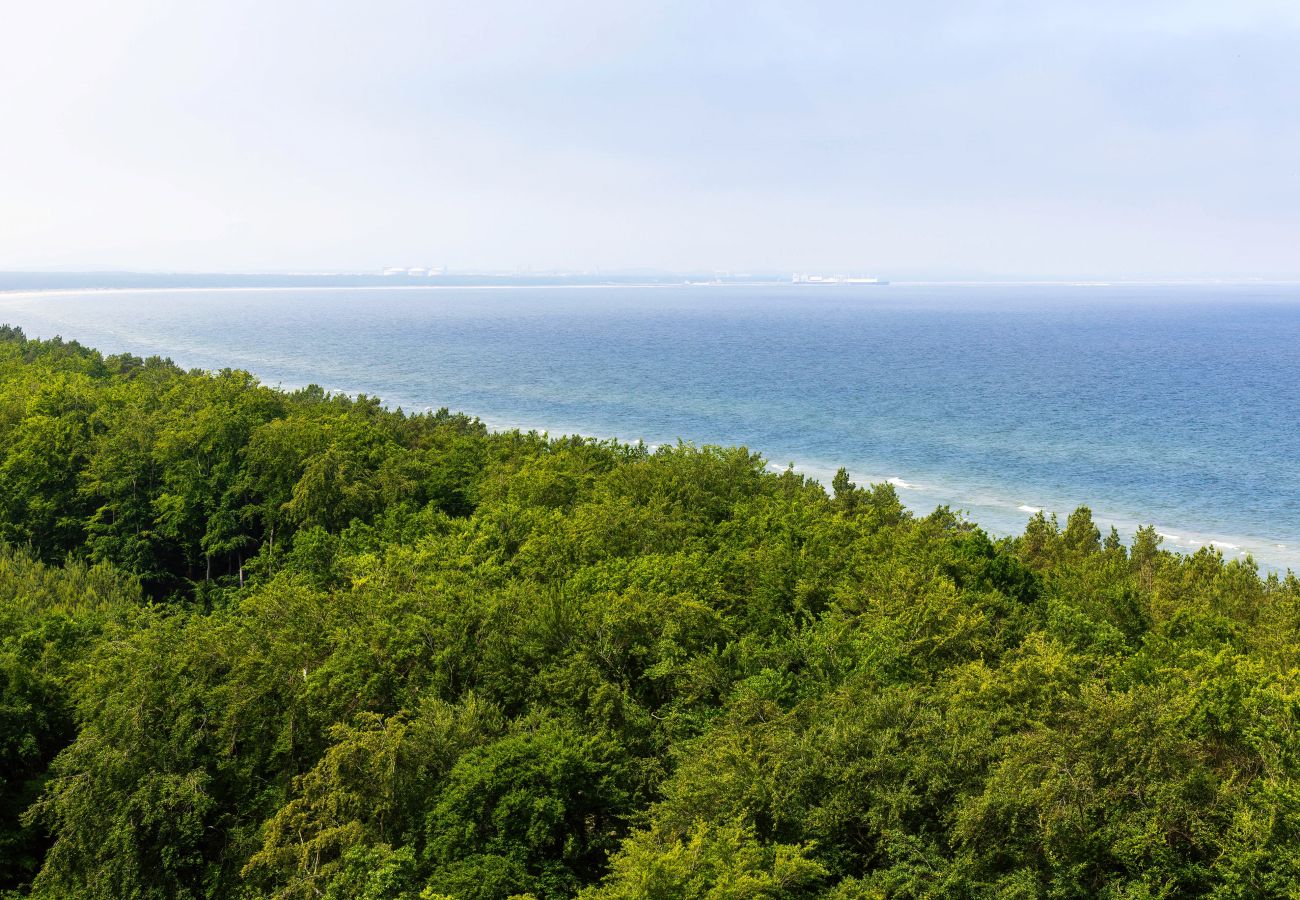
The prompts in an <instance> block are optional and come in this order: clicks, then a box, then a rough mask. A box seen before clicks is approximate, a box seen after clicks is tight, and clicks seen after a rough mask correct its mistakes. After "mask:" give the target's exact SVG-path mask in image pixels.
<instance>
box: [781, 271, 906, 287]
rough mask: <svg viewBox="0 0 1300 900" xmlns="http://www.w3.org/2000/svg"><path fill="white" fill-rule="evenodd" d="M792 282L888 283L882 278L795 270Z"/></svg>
mask: <svg viewBox="0 0 1300 900" xmlns="http://www.w3.org/2000/svg"><path fill="white" fill-rule="evenodd" d="M790 281H791V283H793V284H889V282H888V281H885V280H884V279H883V278H841V277H840V276H838V275H802V274H800V273H798V272H795V273H794V275H793V277H791V279H790Z"/></svg>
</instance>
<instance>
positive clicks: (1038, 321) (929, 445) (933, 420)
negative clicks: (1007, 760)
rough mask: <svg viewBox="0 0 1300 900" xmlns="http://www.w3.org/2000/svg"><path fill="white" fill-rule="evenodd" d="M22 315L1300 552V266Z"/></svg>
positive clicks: (928, 504) (279, 367) (814, 470)
mask: <svg viewBox="0 0 1300 900" xmlns="http://www.w3.org/2000/svg"><path fill="white" fill-rule="evenodd" d="M0 321H5V322H9V323H11V324H16V325H20V326H22V327H23V328H24V329H25V330H26V331H27V332H28V334H29V335H32V336H42V337H49V336H53V335H56V334H57V335H62V336H63V337H65V338H68V339H75V340H79V341H81V342H82V343H85V344H89V345H92V346H95V347H98V348H100V349H101V350H104V351H105V352H123V351H129V352H131V353H136V354H140V355H152V354H160V355H164V356H170V357H172V358H173V359H174V360H176V361H177V362H178V363H180V364H182V365H185V366H190V367H203V368H219V367H224V366H234V367H242V368H247V369H248V370H250V371H252V372H253V373H255V374H256V375H258V376H259V377H261V378H262V379H263V380H264V381H266V382H268V383H270V384H273V385H274V384H279V385H283V386H286V387H296V386H301V385H304V384H307V383H313V382H314V383H318V384H320V385H322V386H324V387H326V388H329V389H333V390H340V391H348V392H365V393H370V394H377V395H379V396H380V397H382V398H383V399H384V400H385V401H386V402H388V403H389V404H390V405H393V406H401V407H403V408H405V409H408V410H424V409H428V408H437V407H441V406H447V407H450V408H452V409H454V410H462V411H465V412H469V413H472V414H474V415H477V416H479V417H481V418H482V419H483V420H484V421H485V422H487V423H488V424H490V425H494V426H522V427H525V428H538V429H541V430H547V431H550V432H551V433H552V434H559V433H573V432H577V433H582V434H589V435H597V436H602V437H606V436H609V437H619V438H621V439H624V440H632V441H635V440H638V439H643V440H645V441H647V442H650V443H663V442H674V441H677V440H679V439H681V440H687V441H693V442H696V443H701V444H704V443H713V444H728V445H730V444H741V445H745V446H747V447H749V448H751V449H753V450H756V451H758V452H760V453H762V454H763V455H764V457H765V458H767V459H768V460H770V461H771V462H772V463H773V464H775V465H777V466H779V467H784V466H785V465H787V464H789V463H794V464H795V465H796V467H798V468H799V469H800V470H801V471H805V472H807V473H809V474H811V475H814V476H816V477H818V478H821V479H823V480H828V479H829V475H830V474H831V473H832V472H833V471H834V469H835V468H836V467H838V466H840V465H845V466H847V467H848V468H849V470H850V472H851V473H852V474H853V475H854V477H855V478H856V479H857V480H859V481H884V480H891V481H892V482H893V483H894V484H895V485H896V487H897V488H898V491H899V494H900V496H901V497H902V498H903V500H904V501H905V502H906V503H907V504H908V505H909V506H910V507H911V508H913V509H914V510H917V511H919V512H928V511H929V510H930V509H932V508H934V507H935V506H936V505H938V504H948V505H951V506H953V507H955V508H960V509H963V510H966V511H967V512H968V513H969V515H970V517H971V518H972V519H974V520H975V521H976V522H978V523H980V524H981V525H983V526H984V527H985V528H986V529H988V530H989V531H991V532H993V533H998V534H1004V533H1015V532H1019V531H1020V530H1021V529H1023V527H1024V524H1025V521H1026V520H1027V519H1028V517H1029V515H1030V514H1031V513H1032V511H1033V510H1034V509H1038V508H1042V509H1045V510H1046V511H1047V512H1053V511H1056V512H1059V513H1060V514H1061V516H1062V520H1063V519H1064V516H1065V515H1066V514H1068V513H1069V511H1070V510H1072V509H1073V508H1074V507H1075V506H1077V505H1080V504H1087V505H1089V506H1091V507H1092V509H1093V511H1094V515H1095V517H1096V518H1097V520H1098V522H1099V523H1100V524H1102V526H1103V528H1105V527H1107V526H1109V525H1110V524H1115V525H1117V526H1118V527H1119V528H1120V530H1121V531H1122V532H1123V533H1125V534H1130V533H1131V532H1132V529H1133V528H1134V527H1135V526H1136V525H1138V524H1143V523H1153V524H1155V525H1156V526H1157V527H1158V529H1159V530H1160V531H1161V532H1162V533H1163V534H1165V535H1166V539H1165V542H1166V546H1169V547H1172V548H1174V549H1180V550H1188V549H1191V548H1194V547H1198V546H1200V545H1202V544H1204V543H1207V542H1211V541H1213V542H1216V544H1217V546H1218V547H1219V548H1220V549H1221V550H1222V551H1223V552H1224V554H1225V555H1226V556H1236V555H1243V554H1246V553H1250V554H1251V555H1253V557H1254V558H1255V559H1256V560H1257V561H1259V562H1260V563H1262V564H1264V565H1265V566H1269V567H1281V568H1286V567H1291V568H1296V569H1300V287H1295V286H1270V285H1252V286H1242V285H1227V286H1119V285H1110V286H1102V285H1077V286H1044V285H1034V286H1028V285H1026V286H1015V285H1000V286H988V285H985V286H935V285H890V286H850V285H837V286H825V285H812V286H802V285H724V286H688V285H681V286H662V285H661V286H653V287H633V286H607V287H601V286H584V287H577V286H574V287H554V286H551V287H546V288H518V287H516V288H443V289H438V288H412V289H398V290H393V289H365V288H355V287H349V288H341V289H336V290H327V289H277V290H203V291H183V290H158V291H131V290H128V291H119V292H83V293H45V294H35V293H25V294H17V293H16V294H9V295H0Z"/></svg>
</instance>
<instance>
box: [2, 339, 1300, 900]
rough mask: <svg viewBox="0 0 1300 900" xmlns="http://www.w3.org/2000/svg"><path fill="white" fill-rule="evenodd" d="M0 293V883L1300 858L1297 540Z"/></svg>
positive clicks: (945, 874) (1047, 875) (497, 894)
mask: <svg viewBox="0 0 1300 900" xmlns="http://www.w3.org/2000/svg"><path fill="white" fill-rule="evenodd" d="M832 489H833V496H827V494H826V493H825V491H823V490H822V488H821V487H820V486H819V485H817V484H816V483H814V482H811V481H808V480H807V479H805V478H803V477H801V476H799V475H798V474H796V473H794V472H793V471H786V472H782V473H774V472H771V471H769V470H768V469H767V468H766V465H765V462H764V461H763V460H762V459H761V458H759V457H757V456H756V455H754V454H752V453H749V452H748V451H746V450H744V449H720V448H714V447H706V448H696V447H692V446H689V445H680V446H677V447H661V448H659V449H657V450H654V451H651V450H649V449H648V448H646V447H644V446H640V445H637V446H625V445H621V444H617V443H613V442H601V441H592V440H584V439H581V438H561V439H551V438H548V437H546V436H544V435H538V434H535V433H534V434H521V433H519V432H504V433H496V434H493V433H489V432H488V431H487V430H486V429H485V428H483V426H482V425H481V424H480V423H478V422H477V421H475V420H473V419H469V418H466V417H463V416H457V415H452V414H449V413H447V412H446V411H442V412H439V413H437V414H432V415H415V416H412V415H406V414H403V413H401V412H400V411H388V410H386V409H384V408H383V406H382V405H381V404H380V403H379V402H378V401H377V400H375V399H374V398H366V397H362V398H357V399H351V398H346V397H336V396H331V395H328V394H326V393H325V392H324V391H321V390H320V389H318V388H307V389H305V390H302V391H297V392H293V393H285V392H279V391H274V390H270V389H268V388H265V387H263V386H261V385H259V384H257V383H256V382H255V381H254V380H253V379H252V378H251V377H249V376H248V375H247V374H246V373H241V372H232V371H223V372H220V373H216V374H205V373H201V372H184V371H182V370H180V369H178V368H177V367H175V366H173V365H172V364H171V363H169V362H167V361H164V360H159V359H151V360H139V359H135V358H132V357H109V358H104V357H101V356H100V355H99V354H96V353H94V352H92V351H89V350H86V349H84V348H81V347H79V346H77V345H75V344H68V343H63V342H59V341H47V342H40V341H27V340H25V339H24V338H23V336H22V335H21V333H20V332H18V331H17V330H16V329H0V894H5V893H6V892H13V893H14V894H15V895H17V896H26V895H31V896H34V897H46V898H73V897H75V898H116V897H132V898H160V900H161V898H250V897H275V898H284V900H290V898H292V900H299V898H301V900H307V898H312V900H315V898H337V900H343V898H366V900H379V898H398V900H439V898H445V897H460V898H483V900H488V898H501V900H505V898H509V897H512V896H513V897H517V898H532V900H552V898H559V897H571V896H582V897H585V898H589V900H615V898H633V897H637V898H640V897H649V898H669V900H671V898H682V900H686V898H709V900H724V898H727V900H732V898H734V900H740V898H746V900H748V898H814V897H819V898H827V900H850V898H886V897H900V898H905V897H915V898H920V897H948V898H978V897H1008V898H1039V897H1041V898H1088V897H1107V898H1116V900H1118V898H1154V897H1168V898H1172V897H1215V898H1252V897H1272V896H1300V850H1297V848H1300V721H1297V719H1298V718H1300V580H1297V579H1296V578H1295V577H1294V576H1290V575H1288V576H1286V577H1281V576H1278V575H1269V576H1267V577H1261V576H1260V574H1259V572H1258V571H1257V570H1256V568H1255V566H1254V565H1253V563H1251V562H1250V561H1248V560H1247V561H1244V562H1243V561H1231V562H1228V561H1225V560H1224V559H1223V558H1222V556H1221V555H1220V554H1218V553H1217V552H1215V551H1213V550H1204V551H1201V552H1199V553H1197V554H1194V555H1191V556H1185V557H1184V556H1178V555H1174V554H1171V553H1168V552H1166V551H1164V550H1162V549H1161V547H1160V538H1159V535H1158V534H1156V532H1155V530H1154V528H1143V529H1141V530H1140V531H1139V532H1138V534H1137V536H1136V538H1135V539H1134V541H1133V542H1132V545H1131V546H1129V547H1126V546H1124V545H1123V543H1122V542H1121V540H1120V539H1119V536H1118V535H1117V534H1116V533H1114V532H1113V531H1112V532H1111V533H1110V534H1109V535H1107V536H1105V537H1104V539H1103V535H1102V534H1101V533H1100V531H1099V529H1098V528H1097V527H1096V525H1095V524H1094V522H1093V520H1092V516H1091V513H1090V512H1089V511H1088V510H1087V509H1086V508H1082V507H1081V508H1080V509H1078V510H1076V511H1075V512H1074V513H1073V514H1071V515H1069V516H1068V518H1067V519H1066V522H1065V526H1064V528H1062V527H1061V525H1060V523H1059V521H1058V520H1057V519H1056V518H1055V517H1054V516H1046V515H1043V514H1037V515H1035V516H1034V517H1033V518H1032V519H1031V520H1030V521H1029V523H1028V526H1027V528H1026V531H1025V534H1024V535H1023V536H1021V537H1019V538H1015V539H1002V540H997V541H995V540H992V539H990V538H989V537H988V536H987V535H986V534H985V533H984V532H982V531H981V530H980V529H979V528H977V527H976V526H975V525H973V524H971V523H969V522H966V521H964V520H963V519H962V518H960V517H959V516H956V515H954V514H953V513H952V512H951V511H949V510H947V509H943V508H940V509H938V510H935V511H934V512H933V513H931V514H929V515H926V516H921V517H918V516H914V515H913V514H911V513H910V512H908V511H907V510H906V509H904V508H903V506H902V504H901V503H900V502H899V499H898V496H897V494H896V493H895V492H894V490H893V488H891V487H890V486H889V485H873V486H867V487H859V486H857V485H855V484H853V482H852V481H851V480H850V478H849V476H848V474H847V472H844V471H841V472H840V473H838V474H837V475H836V477H835V479H834V482H833V484H832Z"/></svg>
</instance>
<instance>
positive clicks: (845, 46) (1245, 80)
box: [0, 0, 1300, 278]
mask: <svg viewBox="0 0 1300 900" xmlns="http://www.w3.org/2000/svg"><path fill="white" fill-rule="evenodd" d="M5 7H6V9H5V13H4V19H5V24H4V27H3V30H2V31H0V121H2V122H3V123H4V132H3V139H0V268H7V269H21V268H44V267H68V266H79V267H98V266H111V267H120V268H145V269H177V270H205V271H219V270H263V269H277V270H283V269H305V270H321V269H330V270H360V269H370V268H375V267H379V266H384V265H430V264H435V265H443V264H445V265H449V266H452V267H454V268H458V269H462V270H465V269H483V268H493V269H495V268H514V267H533V268H549V267H559V268H565V267H574V268H593V267H601V268H622V267H655V268H661V269H676V270H682V269H729V270H735V271H777V272H784V271H788V270H793V269H805V270H824V271H859V272H865V273H881V274H884V275H886V276H891V275H892V276H894V277H909V276H910V277H923V276H931V277H981V276H983V277H1067V278H1068V277H1179V276H1185V277H1206V276H1251V275H1258V276H1266V277H1297V276H1300V3H1298V2H1296V0H1217V2H1202V0H1178V2H1143V0H1129V2H1112V0H1090V2H1077V3H1073V2H1071V3H1052V2H1048V0H1038V2H1011V0H1007V2H984V0H965V2H955V0H954V2H926V0H919V2H902V0H895V2H889V3H879V2H858V3H851V2H845V3H838V2H801V3H793V2H791V3H776V2H754V3H739V2H736V3H726V2H714V3H709V2H703V0H695V2H681V3H658V4H632V3H617V2H611V0H590V2H587V0H578V2H542V3H539V2H496V0H486V2H485V0H478V2H473V3H457V4H450V3H417V2H382V0H381V2H376V0H370V2H364V3H363V2H352V3H341V2H322V0H311V2H297V0H273V2H268V0H256V2H253V0H221V2H216V0H213V2H205V3H193V2H178V0H171V2H142V0H113V2H108V0H97V2H58V0H48V2H43V3H20V2H17V0H8V2H6V3H5Z"/></svg>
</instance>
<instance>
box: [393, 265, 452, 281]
mask: <svg viewBox="0 0 1300 900" xmlns="http://www.w3.org/2000/svg"><path fill="white" fill-rule="evenodd" d="M445 271H446V270H445V269H444V268H443V267H442V266H427V267H426V266H414V267H412V268H410V269H408V268H406V267H405V266H389V267H388V268H386V269H384V272H383V274H384V275H406V276H408V277H410V278H437V277H438V276H439V275H442V274H444V273H445Z"/></svg>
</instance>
